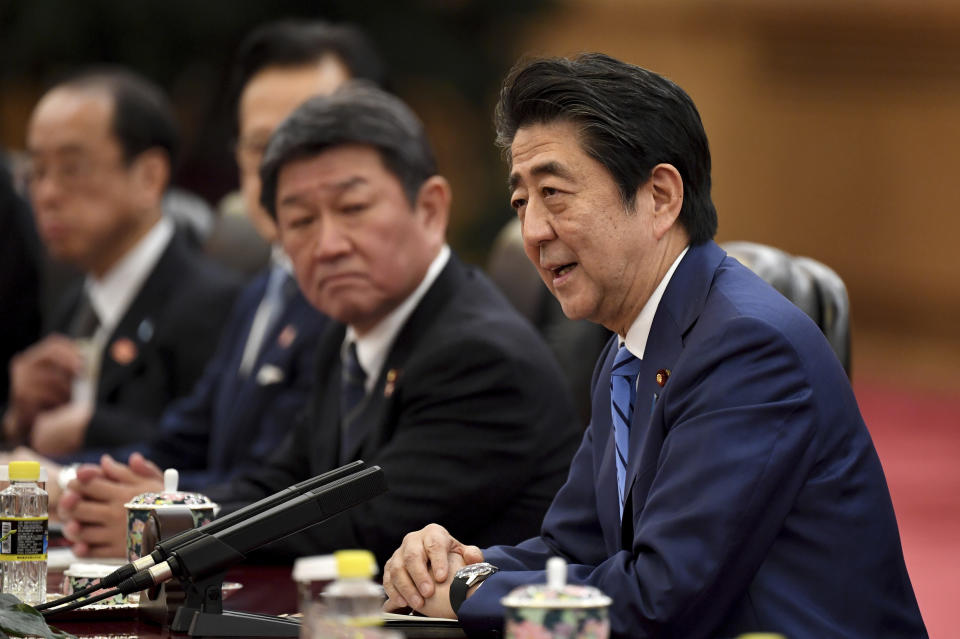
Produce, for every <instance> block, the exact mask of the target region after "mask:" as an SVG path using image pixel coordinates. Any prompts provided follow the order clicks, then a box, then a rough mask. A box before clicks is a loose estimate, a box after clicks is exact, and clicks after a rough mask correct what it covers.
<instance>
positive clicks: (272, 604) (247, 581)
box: [50, 566, 297, 639]
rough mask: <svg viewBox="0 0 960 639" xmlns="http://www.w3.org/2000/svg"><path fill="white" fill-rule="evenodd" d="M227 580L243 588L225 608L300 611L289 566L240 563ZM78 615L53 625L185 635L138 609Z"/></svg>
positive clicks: (149, 636)
mask: <svg viewBox="0 0 960 639" xmlns="http://www.w3.org/2000/svg"><path fill="white" fill-rule="evenodd" d="M50 578H51V580H50V584H51V586H53V585H54V584H58V583H60V579H59V577H58V576H57V575H55V574H51V575H50ZM225 581H235V582H237V583H239V584H241V585H242V586H243V587H242V588H240V589H239V590H236V591H235V592H233V593H232V594H230V595H229V596H228V597H227V598H226V599H225V600H224V605H223V607H224V609H225V610H242V611H245V612H255V613H260V614H267V615H279V614H284V613H292V612H296V611H297V591H296V585H295V584H294V582H293V580H292V579H291V578H290V566H238V567H235V568H233V569H231V570H230V571H229V572H228V573H227V577H226V579H225ZM82 614H83V613H80V614H78V618H76V619H70V620H65V621H52V622H51V625H53V626H55V627H57V628H59V629H61V630H65V631H67V632H69V633H71V634H74V635H77V636H78V637H92V636H101V637H102V636H107V637H115V638H118V639H119V638H121V637H143V638H144V639H154V638H160V637H183V636H184V635H180V634H176V633H171V632H170V630H169V629H168V628H165V627H161V626H158V625H154V624H151V623H149V622H147V621H145V620H141V619H140V618H139V615H137V612H136V611H131V616H130V618H128V619H112V620H105V619H102V618H98V614H97V613H96V612H91V613H90V614H89V617H90V619H82Z"/></svg>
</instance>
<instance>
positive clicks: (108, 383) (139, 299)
mask: <svg viewBox="0 0 960 639" xmlns="http://www.w3.org/2000/svg"><path fill="white" fill-rule="evenodd" d="M238 290H239V282H237V281H236V279H235V278H234V276H232V275H231V274H229V273H228V272H227V271H226V270H224V269H221V268H220V267H218V266H217V265H216V264H214V263H213V262H212V261H210V260H209V259H208V258H206V257H204V256H203V255H201V254H200V253H197V252H196V251H194V250H193V249H191V248H190V247H189V246H188V245H187V243H186V240H185V239H184V238H183V237H182V236H181V235H179V234H175V235H174V236H173V238H172V239H171V240H170V244H169V245H168V246H167V248H166V249H165V250H164V252H163V255H161V257H160V260H159V261H158V262H157V264H156V266H154V268H153V271H152V272H151V273H150V275H149V276H148V277H147V279H146V280H145V281H144V283H143V286H142V287H141V288H140V291H139V292H138V293H137V295H136V297H134V299H133V301H132V302H131V303H130V307H129V308H128V309H127V311H126V313H124V315H123V318H121V320H120V323H119V324H118V325H117V327H116V328H115V329H114V331H113V333H112V334H111V335H110V337H109V338H108V339H107V341H106V344H105V346H104V349H103V355H102V357H101V362H100V373H99V377H98V382H97V397H96V409H95V411H94V414H93V417H92V418H91V420H90V425H89V427H88V428H87V433H86V439H85V441H84V445H85V446H88V447H89V446H98V447H103V446H111V445H117V444H127V443H134V442H139V441H144V440H147V439H149V438H150V435H151V434H152V433H153V431H154V429H155V425H156V423H157V418H158V417H159V416H160V415H161V414H162V413H163V410H164V409H165V408H166V406H167V404H169V403H170V402H171V401H172V400H173V399H176V398H177V397H180V396H181V395H186V394H187V393H188V392H189V391H190V390H191V389H192V388H193V385H194V384H195V383H196V381H197V379H199V377H200V374H201V373H202V372H203V368H204V366H205V365H206V362H207V360H208V359H209V358H210V356H211V355H212V354H213V351H214V349H215V348H216V346H217V343H218V342H219V336H220V331H221V329H222V328H223V325H224V323H225V322H226V319H227V315H228V313H229V312H230V309H231V307H232V306H233V300H234V297H235V296H236V294H237V292H238ZM82 292H83V291H82V284H80V285H78V286H77V287H75V288H74V289H73V290H72V291H71V292H70V294H69V295H68V297H67V300H68V302H67V303H66V305H65V310H64V312H63V313H61V314H60V316H59V319H58V321H56V322H55V323H54V325H53V329H54V330H58V331H65V330H66V329H67V327H68V326H69V324H70V319H71V318H72V317H73V315H74V313H75V311H76V309H77V306H78V305H79V303H80V299H81V295H82ZM131 347H132V348H131ZM131 355H132V358H130V356H131Z"/></svg>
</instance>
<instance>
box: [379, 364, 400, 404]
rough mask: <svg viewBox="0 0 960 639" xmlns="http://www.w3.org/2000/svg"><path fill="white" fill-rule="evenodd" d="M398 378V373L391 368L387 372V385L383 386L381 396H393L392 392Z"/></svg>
mask: <svg viewBox="0 0 960 639" xmlns="http://www.w3.org/2000/svg"><path fill="white" fill-rule="evenodd" d="M398 377H400V371H399V370H397V369H396V368H391V369H390V370H388V371H387V383H386V384H384V386H383V396H384V397H390V396H392V395H393V391H394V390H395V389H396V387H397V378H398Z"/></svg>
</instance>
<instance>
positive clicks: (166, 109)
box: [55, 68, 180, 171]
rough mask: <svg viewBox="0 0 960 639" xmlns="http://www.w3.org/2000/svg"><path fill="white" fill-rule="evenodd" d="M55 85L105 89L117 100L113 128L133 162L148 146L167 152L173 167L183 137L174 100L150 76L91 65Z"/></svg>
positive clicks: (82, 88) (114, 105)
mask: <svg viewBox="0 0 960 639" xmlns="http://www.w3.org/2000/svg"><path fill="white" fill-rule="evenodd" d="M55 88H66V89H74V90H95V91H104V92H105V93H107V94H108V95H109V96H110V98H111V99H112V100H113V122H112V123H111V129H112V132H113V134H114V135H115V136H116V137H117V140H118V141H119V142H120V147H121V149H122V150H123V159H124V161H125V162H127V163H130V162H131V161H132V160H133V159H134V158H136V157H137V156H138V155H140V154H141V153H143V152H144V151H146V150H148V149H154V148H159V149H162V150H163V151H165V152H166V154H167V157H168V159H169V161H170V168H171V171H173V167H174V166H175V164H176V160H177V153H178V151H179V146H180V140H179V136H178V134H177V123H176V120H175V118H174V116H173V109H172V108H171V106H170V101H169V100H168V99H167V96H166V95H165V94H164V93H163V91H162V90H161V89H160V87H158V86H157V85H155V84H154V83H153V82H151V81H149V80H147V79H146V78H144V77H142V76H140V75H138V74H136V73H134V72H132V71H129V70H127V69H122V68H101V69H91V70H88V71H84V72H82V73H80V74H78V75H75V76H73V77H71V78H69V79H68V80H66V81H64V82H61V83H60V84H58V85H56V87H55Z"/></svg>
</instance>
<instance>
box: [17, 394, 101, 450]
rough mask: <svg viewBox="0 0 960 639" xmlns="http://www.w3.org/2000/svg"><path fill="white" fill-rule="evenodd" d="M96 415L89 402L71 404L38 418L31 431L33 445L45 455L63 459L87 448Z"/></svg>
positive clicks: (47, 412)
mask: <svg viewBox="0 0 960 639" xmlns="http://www.w3.org/2000/svg"><path fill="white" fill-rule="evenodd" d="M92 416H93V405H92V404H90V403H89V402H81V401H78V402H71V403H69V404H64V405H63V406H58V407H57V408H54V409H51V410H48V411H44V412H41V413H39V414H38V415H37V416H36V419H35V420H34V422H33V428H32V429H31V430H30V446H31V447H32V448H33V449H34V450H35V451H37V452H38V453H40V454H41V455H50V456H63V455H69V454H70V453H74V452H76V451H78V450H80V448H82V447H83V439H84V437H85V436H86V434H87V426H88V425H89V424H90V418H91V417H92Z"/></svg>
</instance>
